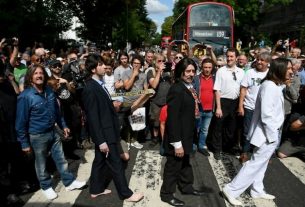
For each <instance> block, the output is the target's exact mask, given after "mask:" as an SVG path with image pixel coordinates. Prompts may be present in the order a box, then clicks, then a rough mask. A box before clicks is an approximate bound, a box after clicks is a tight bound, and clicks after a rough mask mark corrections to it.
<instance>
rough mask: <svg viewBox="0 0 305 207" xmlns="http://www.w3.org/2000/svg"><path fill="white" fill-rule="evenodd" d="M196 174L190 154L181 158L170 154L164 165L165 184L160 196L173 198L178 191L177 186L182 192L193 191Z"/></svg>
mask: <svg viewBox="0 0 305 207" xmlns="http://www.w3.org/2000/svg"><path fill="white" fill-rule="evenodd" d="M193 183H194V175H193V169H192V166H191V164H190V155H188V154H187V155H184V157H182V158H179V157H175V156H174V155H168V156H167V160H166V163H165V166H164V173H163V184H162V186H161V192H160V196H161V198H164V199H171V198H172V197H173V194H174V193H175V192H176V187H177V185H178V188H179V190H180V191H181V192H184V193H191V192H193V190H194V189H193Z"/></svg>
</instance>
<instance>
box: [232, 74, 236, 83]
mask: <svg viewBox="0 0 305 207" xmlns="http://www.w3.org/2000/svg"><path fill="white" fill-rule="evenodd" d="M232 75H233V80H234V81H236V80H237V78H236V73H235V72H232Z"/></svg>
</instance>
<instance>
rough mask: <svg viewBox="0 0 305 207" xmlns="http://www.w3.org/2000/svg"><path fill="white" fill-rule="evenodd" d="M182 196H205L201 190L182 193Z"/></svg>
mask: <svg viewBox="0 0 305 207" xmlns="http://www.w3.org/2000/svg"><path fill="white" fill-rule="evenodd" d="M181 194H183V195H194V196H202V195H204V192H203V191H199V190H193V191H192V192H187V193H186V192H181Z"/></svg>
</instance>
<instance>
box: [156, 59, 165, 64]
mask: <svg viewBox="0 0 305 207" xmlns="http://www.w3.org/2000/svg"><path fill="white" fill-rule="evenodd" d="M157 62H158V63H161V62H164V63H165V62H166V60H158V61H157Z"/></svg>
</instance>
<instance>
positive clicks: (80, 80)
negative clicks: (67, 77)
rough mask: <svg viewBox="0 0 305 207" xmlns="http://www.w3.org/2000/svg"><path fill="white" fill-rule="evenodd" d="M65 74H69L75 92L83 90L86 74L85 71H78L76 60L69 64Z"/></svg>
mask: <svg viewBox="0 0 305 207" xmlns="http://www.w3.org/2000/svg"><path fill="white" fill-rule="evenodd" d="M67 72H71V75H72V81H73V83H74V85H75V89H76V90H79V89H83V88H84V87H85V80H86V78H87V73H86V71H85V70H81V69H80V67H79V62H78V60H73V61H72V62H70V63H69V65H68V70H67Z"/></svg>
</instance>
